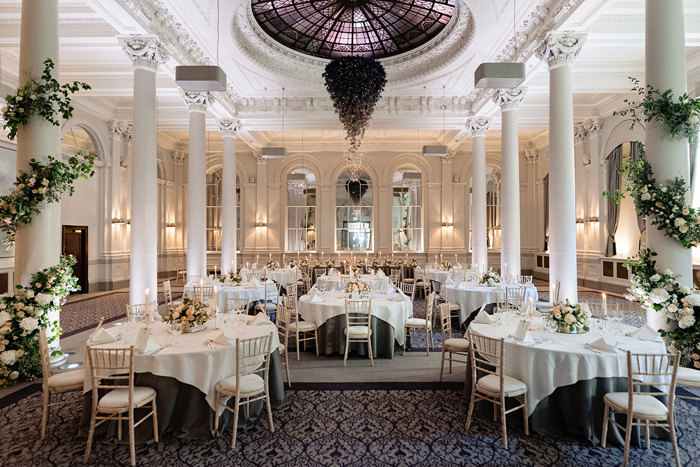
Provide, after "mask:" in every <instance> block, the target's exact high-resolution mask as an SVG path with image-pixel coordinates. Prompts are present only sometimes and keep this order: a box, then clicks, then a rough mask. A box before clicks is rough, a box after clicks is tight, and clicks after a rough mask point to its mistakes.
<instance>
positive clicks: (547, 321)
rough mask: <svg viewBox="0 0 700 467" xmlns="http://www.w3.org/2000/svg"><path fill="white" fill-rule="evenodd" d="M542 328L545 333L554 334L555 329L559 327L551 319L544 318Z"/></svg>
mask: <svg viewBox="0 0 700 467" xmlns="http://www.w3.org/2000/svg"><path fill="white" fill-rule="evenodd" d="M544 327H545V329H546V330H547V331H549V332H550V333H552V334H554V333H555V332H557V328H558V327H559V324H558V323H557V322H556V321H554V320H553V319H551V318H546V319H545V320H544Z"/></svg>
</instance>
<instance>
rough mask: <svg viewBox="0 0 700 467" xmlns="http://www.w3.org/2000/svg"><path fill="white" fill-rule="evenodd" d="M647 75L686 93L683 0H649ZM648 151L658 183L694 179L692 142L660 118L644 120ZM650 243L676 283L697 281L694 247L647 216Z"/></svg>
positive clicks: (658, 318)
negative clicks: (671, 132) (675, 276)
mask: <svg viewBox="0 0 700 467" xmlns="http://www.w3.org/2000/svg"><path fill="white" fill-rule="evenodd" d="M645 44H646V51H645V59H646V67H645V77H646V82H647V84H648V85H651V86H653V87H654V88H656V89H658V90H659V91H660V92H665V91H667V90H669V89H670V90H671V92H672V93H673V96H674V99H675V98H677V97H678V96H680V95H682V94H683V93H685V92H686V89H687V84H686V71H685V70H686V66H685V50H686V49H685V32H684V18H683V2H682V1H681V0H667V1H661V0H647V1H646V36H645ZM646 154H647V159H648V160H649V162H650V163H651V167H652V169H653V170H654V175H655V178H656V182H657V183H663V184H669V183H670V182H671V181H672V180H673V179H674V178H676V177H678V178H681V179H684V180H686V182H688V184H689V182H690V167H689V164H690V163H689V156H688V141H687V140H686V139H685V138H684V137H683V136H677V137H675V138H674V137H671V135H669V134H668V133H667V132H666V130H664V128H663V127H662V126H661V125H659V123H658V121H656V120H653V121H651V122H649V123H647V124H646ZM647 246H648V247H649V248H650V249H651V250H652V251H655V252H657V253H658V254H659V255H658V256H657V257H656V258H655V259H656V265H657V267H659V268H660V269H661V270H664V269H667V268H668V269H670V270H671V271H673V273H674V274H678V275H679V277H678V281H679V282H680V283H681V284H683V285H687V286H692V284H693V265H692V254H691V250H690V249H688V248H684V247H683V246H682V245H681V244H680V242H678V241H676V240H673V239H671V238H669V237H666V236H665V235H664V231H663V230H659V229H657V227H656V226H655V225H652V224H651V222H649V220H647ZM647 321H649V323H650V324H651V325H652V326H653V327H654V329H659V328H662V327H665V326H666V320H665V318H664V316H663V313H655V312H647Z"/></svg>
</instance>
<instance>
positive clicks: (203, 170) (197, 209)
mask: <svg viewBox="0 0 700 467" xmlns="http://www.w3.org/2000/svg"><path fill="white" fill-rule="evenodd" d="M183 97H184V98H185V103H186V104H187V106H188V108H189V111H190V154H189V157H188V158H187V275H188V276H195V275H199V276H201V277H204V276H205V275H206V274H207V208H206V205H207V200H206V196H207V140H206V138H207V128H206V112H207V107H208V106H209V104H210V103H211V97H210V96H209V93H208V92H184V93H183Z"/></svg>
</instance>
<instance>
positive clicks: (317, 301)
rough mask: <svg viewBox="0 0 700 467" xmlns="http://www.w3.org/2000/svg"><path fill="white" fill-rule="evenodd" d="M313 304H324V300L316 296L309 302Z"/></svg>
mask: <svg viewBox="0 0 700 467" xmlns="http://www.w3.org/2000/svg"><path fill="white" fill-rule="evenodd" d="M309 301H310V302H311V303H322V302H323V299H322V298H321V297H319V296H318V295H317V294H314V295H313V297H311V300H309Z"/></svg>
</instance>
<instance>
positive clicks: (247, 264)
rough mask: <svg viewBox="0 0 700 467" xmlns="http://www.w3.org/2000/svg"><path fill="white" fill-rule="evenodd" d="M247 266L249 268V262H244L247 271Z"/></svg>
mask: <svg viewBox="0 0 700 467" xmlns="http://www.w3.org/2000/svg"><path fill="white" fill-rule="evenodd" d="M248 266H249V262H248V261H246V262H245V268H246V269H248Z"/></svg>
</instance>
